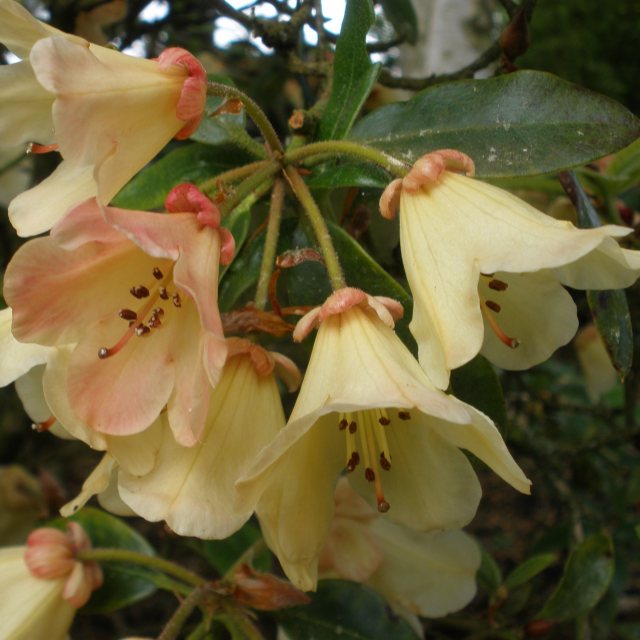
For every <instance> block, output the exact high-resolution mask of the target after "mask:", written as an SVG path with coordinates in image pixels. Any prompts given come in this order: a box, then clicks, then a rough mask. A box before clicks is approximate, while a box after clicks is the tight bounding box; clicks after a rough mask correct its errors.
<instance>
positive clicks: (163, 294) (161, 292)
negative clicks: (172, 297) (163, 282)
mask: <svg viewBox="0 0 640 640" xmlns="http://www.w3.org/2000/svg"><path fill="white" fill-rule="evenodd" d="M158 295H159V296H160V297H161V298H162V299H163V300H168V299H169V294H168V293H167V290H166V289H165V288H164V287H160V288H159V289H158Z"/></svg>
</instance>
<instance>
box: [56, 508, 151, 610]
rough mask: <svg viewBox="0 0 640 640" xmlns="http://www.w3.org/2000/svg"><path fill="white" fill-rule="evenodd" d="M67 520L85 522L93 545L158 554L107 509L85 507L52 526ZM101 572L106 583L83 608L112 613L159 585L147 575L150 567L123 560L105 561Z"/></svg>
mask: <svg viewBox="0 0 640 640" xmlns="http://www.w3.org/2000/svg"><path fill="white" fill-rule="evenodd" d="M68 520H73V521H75V522H78V523H79V524H80V525H82V528H83V529H84V530H85V531H86V532H87V535H88V536H89V538H90V539H91V543H92V545H93V547H105V548H110V549H128V550H129V551H138V552H139V553H144V554H147V555H155V552H154V550H153V547H151V545H150V544H149V543H148V542H147V541H146V540H145V539H144V538H143V537H142V536H141V535H140V534H139V533H138V532H137V531H134V530H133V529H132V528H131V527H129V526H128V525H126V524H125V523H124V522H123V521H122V520H120V519H118V518H114V517H113V516H111V515H109V514H108V513H105V512H104V511H100V510H99V509H94V508H92V507H84V509H82V511H79V512H78V513H76V514H74V515H73V516H71V517H70V518H57V519H56V520H54V521H53V522H52V523H51V526H55V527H58V528H59V529H66V526H67V522H68ZM102 572H103V575H104V583H103V585H102V586H101V587H100V589H98V590H97V591H96V592H95V593H94V594H93V595H92V596H91V600H89V602H88V603H87V604H86V605H85V606H84V607H83V609H82V610H83V611H84V612H87V613H109V612H111V611H115V610H117V609H121V608H122V607H125V606H127V605H130V604H133V603H134V602H137V601H138V600H142V599H143V598H146V597H147V596H149V595H151V594H152V593H153V592H154V591H155V589H156V587H155V585H154V583H153V581H152V580H151V579H149V578H148V577H145V576H150V574H151V573H152V572H151V570H149V569H143V568H141V567H138V566H126V565H124V564H122V565H120V564H104V565H102Z"/></svg>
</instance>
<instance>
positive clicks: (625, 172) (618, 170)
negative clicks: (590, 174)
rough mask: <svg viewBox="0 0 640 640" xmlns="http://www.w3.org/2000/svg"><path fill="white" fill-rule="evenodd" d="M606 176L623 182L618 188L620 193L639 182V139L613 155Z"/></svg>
mask: <svg viewBox="0 0 640 640" xmlns="http://www.w3.org/2000/svg"><path fill="white" fill-rule="evenodd" d="M606 176H607V177H608V178H617V179H619V180H622V181H623V182H622V183H621V184H620V185H619V187H618V188H619V190H620V191H624V190H625V189H628V188H629V187H632V186H633V185H634V184H637V183H638V182H640V139H638V140H636V141H635V142H634V143H633V144H630V145H629V146H628V147H627V148H626V149H622V151H619V152H618V153H617V154H616V155H615V157H614V158H613V160H612V161H611V163H610V164H609V165H608V166H607V170H606Z"/></svg>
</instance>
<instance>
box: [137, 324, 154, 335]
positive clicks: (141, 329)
mask: <svg viewBox="0 0 640 640" xmlns="http://www.w3.org/2000/svg"><path fill="white" fill-rule="evenodd" d="M148 333H151V329H149V327H147V325H144V324H139V325H138V326H137V327H136V335H137V336H138V337H141V336H146V335H147V334H148Z"/></svg>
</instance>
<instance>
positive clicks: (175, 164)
mask: <svg viewBox="0 0 640 640" xmlns="http://www.w3.org/2000/svg"><path fill="white" fill-rule="evenodd" d="M254 159H255V158H253V157H251V156H248V155H247V153H246V152H244V151H241V150H239V149H237V148H236V147H229V146H226V145H222V146H210V145H204V144H199V143H193V144H187V145H184V146H181V147H178V148H177V149H175V150H174V151H170V152H169V153H168V154H167V155H165V156H163V157H162V158H160V160H158V161H157V162H155V163H154V164H152V165H150V166H149V167H147V168H146V169H144V170H143V171H142V172H140V173H139V174H138V175H137V176H136V177H135V178H133V180H131V182H129V184H127V185H126V186H125V187H124V189H122V191H120V193H119V194H118V195H117V196H116V197H115V199H114V201H113V206H115V207H122V208H124V209H142V210H148V209H159V208H161V207H162V206H163V205H164V201H165V198H166V197H167V194H168V193H169V191H171V189H173V187H175V186H176V185H177V184H180V183H181V182H194V183H196V184H197V183H198V182H202V181H204V180H207V179H208V178H211V177H213V176H215V175H216V174H218V173H221V172H222V171H226V170H228V169H233V168H234V167H238V166H240V165H243V164H246V163H247V162H252V161H253V160H254Z"/></svg>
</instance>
